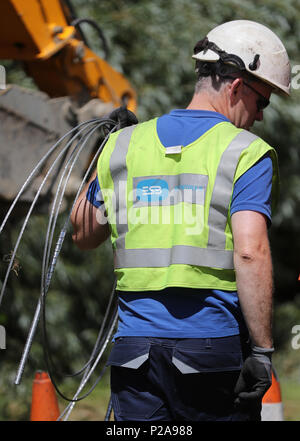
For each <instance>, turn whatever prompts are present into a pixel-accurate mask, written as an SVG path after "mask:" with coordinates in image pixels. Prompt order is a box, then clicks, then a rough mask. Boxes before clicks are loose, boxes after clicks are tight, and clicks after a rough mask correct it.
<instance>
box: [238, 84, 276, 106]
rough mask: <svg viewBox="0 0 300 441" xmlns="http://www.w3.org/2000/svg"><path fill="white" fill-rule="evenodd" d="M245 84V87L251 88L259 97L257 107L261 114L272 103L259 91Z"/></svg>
mask: <svg viewBox="0 0 300 441" xmlns="http://www.w3.org/2000/svg"><path fill="white" fill-rule="evenodd" d="M243 83H244V84H245V86H247V87H249V89H251V90H253V92H255V93H256V94H257V95H258V96H259V98H258V99H257V101H256V106H257V111H258V112H261V111H262V110H264V109H265V108H266V107H268V105H269V104H270V101H269V100H268V98H266V97H265V96H263V95H262V94H261V93H260V92H259V91H258V90H256V89H254V87H252V86H250V84H248V83H246V82H245V81H243Z"/></svg>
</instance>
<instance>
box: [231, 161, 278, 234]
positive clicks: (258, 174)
mask: <svg viewBox="0 0 300 441" xmlns="http://www.w3.org/2000/svg"><path fill="white" fill-rule="evenodd" d="M272 177H273V164H272V159H271V158H270V157H269V156H264V157H263V158H262V159H260V160H259V161H258V162H257V163H256V164H254V165H253V166H252V167H251V168H250V169H249V170H247V171H246V172H245V173H244V174H243V175H242V176H241V177H240V178H239V179H238V180H237V181H236V183H235V185H234V189H233V194H232V201H231V207H230V214H231V216H232V215H233V213H236V212H237V211H243V210H251V211H258V212H259V213H262V214H264V215H265V216H267V218H268V221H269V222H268V223H269V225H270V224H271V221H272V214H271V202H272Z"/></svg>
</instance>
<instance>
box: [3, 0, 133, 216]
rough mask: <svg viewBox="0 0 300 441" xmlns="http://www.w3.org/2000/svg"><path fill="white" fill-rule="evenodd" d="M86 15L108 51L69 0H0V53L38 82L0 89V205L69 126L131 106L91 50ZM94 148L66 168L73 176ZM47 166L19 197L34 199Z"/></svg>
mask: <svg viewBox="0 0 300 441" xmlns="http://www.w3.org/2000/svg"><path fill="white" fill-rule="evenodd" d="M84 22H85V23H87V24H88V25H90V26H92V27H93V28H94V30H96V33H97V35H98V36H99V38H100V39H101V42H102V46H103V49H104V54H107V51H108V48H107V44H106V40H105V38H104V36H103V34H102V31H101V29H100V27H99V25H98V24H97V23H96V22H95V21H94V20H92V19H89V18H87V19H86V18H77V17H76V14H75V12H74V8H73V6H72V3H71V1H70V0H0V60H18V61H20V62H21V63H22V66H23V68H24V70H25V72H26V74H27V75H28V76H30V77H32V78H33V80H34V82H35V84H36V86H37V89H38V90H33V89H27V88H24V87H20V85H18V84H8V85H7V87H6V88H5V89H4V90H0V146H1V148H0V183H1V185H0V208H1V207H2V204H3V203H4V204H7V203H10V201H12V200H13V199H14V197H15V196H16V194H17V192H18V190H19V188H20V187H21V185H22V184H23V182H24V181H25V180H26V178H27V176H28V175H29V173H30V172H31V170H32V169H33V167H34V164H36V163H37V161H38V160H40V158H42V157H43V156H44V155H45V154H47V152H48V151H49V149H50V148H51V146H52V145H53V144H54V143H55V142H56V141H57V140H59V139H60V138H61V137H62V136H63V135H64V134H65V133H67V132H68V131H69V130H70V129H71V130H72V128H74V127H76V126H77V125H78V124H80V123H83V122H85V121H88V120H91V119H93V118H101V117H103V116H105V115H108V114H110V112H111V111H112V110H113V109H114V108H117V107H120V106H123V105H126V106H127V108H128V109H129V110H131V111H132V112H135V111H136V107H137V103H136V93H135V91H134V89H133V88H132V87H131V85H130V83H129V82H128V81H127V80H126V78H124V76H123V75H122V74H121V73H119V72H117V71H116V70H115V69H113V68H112V67H111V66H110V65H109V64H108V63H107V62H106V61H105V60H104V59H103V58H101V57H99V56H98V55H97V54H96V53H95V52H93V51H92V50H91V48H90V47H89V45H88V42H87V40H86V37H85V34H84V32H83V30H82V24H83V23H84ZM85 26H86V25H85ZM104 58H105V56H104ZM0 64H1V61H0ZM96 144H97V140H96V141H95V142H94V145H96ZM92 149H93V147H89V148H88V146H86V147H85V149H84V151H83V152H82V154H81V155H80V159H79V160H78V162H77V163H76V167H74V171H73V173H72V178H73V179H74V180H75V181H76V180H77V181H80V180H81V177H82V175H83V173H84V171H85V170H86V167H87V164H89V161H90V158H91V154H92V152H93V150H92ZM45 170H46V169H43V170H42V171H41V174H40V175H38V176H37V178H36V179H35V180H34V181H33V183H32V185H31V187H30V188H29V189H28V191H27V192H26V193H24V195H23V196H22V201H23V202H24V203H25V204H26V203H27V202H31V201H32V200H33V198H34V195H35V192H36V191H37V188H38V185H39V182H40V181H41V179H43V176H44V175H45V173H46V171H45ZM52 186H53V187H54V186H55V177H54V178H53V182H52V184H49V188H52ZM47 191H48V190H47V188H46V187H45V193H46V192H47Z"/></svg>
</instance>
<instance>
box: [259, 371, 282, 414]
mask: <svg viewBox="0 0 300 441" xmlns="http://www.w3.org/2000/svg"><path fill="white" fill-rule="evenodd" d="M261 420H262V421H283V420H284V418H283V404H282V400H281V391H280V384H279V381H278V378H277V375H276V372H275V371H274V369H273V371H272V385H271V387H270V389H268V390H267V392H266V393H265V395H264V397H263V399H262V411H261Z"/></svg>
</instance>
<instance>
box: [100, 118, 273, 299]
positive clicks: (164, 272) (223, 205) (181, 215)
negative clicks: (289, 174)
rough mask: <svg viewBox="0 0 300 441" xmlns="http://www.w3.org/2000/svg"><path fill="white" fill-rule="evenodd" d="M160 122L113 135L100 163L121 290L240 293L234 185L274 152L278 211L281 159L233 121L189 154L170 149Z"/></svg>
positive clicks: (183, 149) (210, 133) (205, 136)
mask: <svg viewBox="0 0 300 441" xmlns="http://www.w3.org/2000/svg"><path fill="white" fill-rule="evenodd" d="M156 122H157V119H156V118H155V119H152V120H150V121H147V122H145V123H141V124H137V125H135V126H130V127H126V128H125V129H122V130H120V131H118V132H116V133H114V134H112V135H111V136H110V138H109V140H108V142H107V143H106V145H105V147H104V149H103V151H102V153H101V155H100V157H99V160H98V167H97V171H98V179H99V183H100V188H101V192H102V198H103V200H104V204H105V209H106V215H107V219H108V222H109V224H110V230H111V240H112V246H113V252H114V266H115V274H116V278H117V289H118V290H121V291H152V290H162V289H164V288H167V287H189V288H202V289H221V290H232V291H233V290H236V280H235V271H234V265H233V237H232V231H231V222H230V203H231V198H232V192H233V187H234V183H235V182H236V181H237V179H238V178H239V177H240V176H241V175H242V174H243V173H245V172H246V170H248V169H249V168H250V167H252V166H253V165H254V164H255V163H256V162H257V161H258V160H259V159H260V158H261V157H262V156H264V155H265V154H266V153H268V154H269V155H270V156H271V158H272V161H273V185H272V205H273V207H274V206H275V204H276V200H277V196H278V165H277V155H276V152H275V150H274V149H273V148H272V147H270V146H269V145H268V144H266V143H265V142H264V141H263V140H262V139H260V138H259V137H257V136H255V135H253V134H252V133H250V132H248V131H246V130H242V129H237V128H236V127H235V126H233V125H232V124H231V123H229V122H221V123H219V124H217V125H215V126H214V127H213V128H211V129H210V130H208V131H207V132H206V133H205V134H203V135H202V136H201V137H200V138H199V139H197V140H196V141H194V142H192V143H191V144H189V145H187V146H185V147H182V146H174V147H169V148H165V147H164V146H163V145H162V144H161V142H160V140H159V138H158V135H157V130H156Z"/></svg>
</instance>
